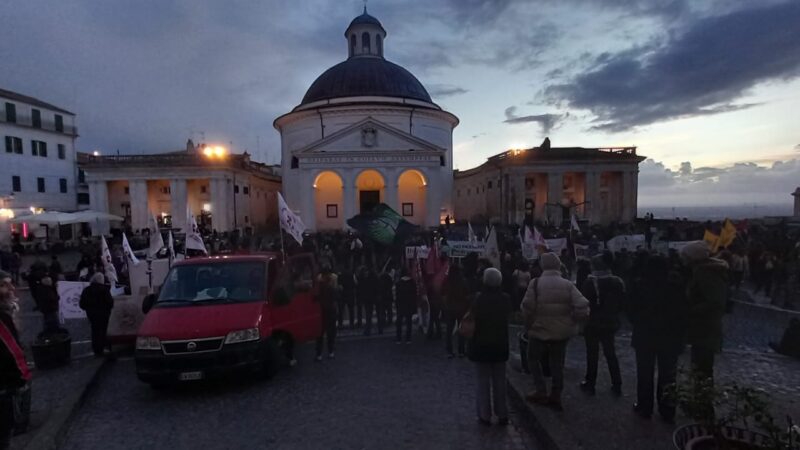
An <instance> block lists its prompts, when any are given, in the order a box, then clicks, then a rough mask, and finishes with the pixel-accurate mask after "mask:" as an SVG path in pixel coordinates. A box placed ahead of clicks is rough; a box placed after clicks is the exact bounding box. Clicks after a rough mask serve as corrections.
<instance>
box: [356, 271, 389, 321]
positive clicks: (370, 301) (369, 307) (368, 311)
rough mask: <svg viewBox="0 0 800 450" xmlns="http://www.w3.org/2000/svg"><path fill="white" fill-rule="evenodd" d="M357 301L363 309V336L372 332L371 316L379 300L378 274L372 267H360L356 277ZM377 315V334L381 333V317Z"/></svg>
mask: <svg viewBox="0 0 800 450" xmlns="http://www.w3.org/2000/svg"><path fill="white" fill-rule="evenodd" d="M357 296H358V298H357V300H358V302H359V303H360V304H361V306H360V307H361V308H363V309H364V321H365V322H366V323H365V326H364V336H369V335H371V334H372V316H373V313H374V312H375V307H376V306H377V303H378V302H379V301H380V290H379V283H378V274H377V273H376V272H375V270H374V269H367V268H366V267H362V268H361V271H360V274H359V277H358V294H357ZM377 316H378V334H383V318H382V317H381V316H380V314H377Z"/></svg>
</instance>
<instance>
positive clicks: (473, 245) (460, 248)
mask: <svg viewBox="0 0 800 450" xmlns="http://www.w3.org/2000/svg"><path fill="white" fill-rule="evenodd" d="M444 250H445V252H446V253H447V255H448V256H450V257H451V258H463V257H465V256H467V255H468V254H470V253H480V254H483V253H484V252H485V251H486V243H485V242H479V241H475V242H470V241H448V242H447V246H445V247H444Z"/></svg>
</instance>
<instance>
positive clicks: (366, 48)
mask: <svg viewBox="0 0 800 450" xmlns="http://www.w3.org/2000/svg"><path fill="white" fill-rule="evenodd" d="M370 48H371V46H370V42H369V33H367V32H366V31H365V32H364V33H363V34H362V35H361V51H362V53H365V54H369V53H370Z"/></svg>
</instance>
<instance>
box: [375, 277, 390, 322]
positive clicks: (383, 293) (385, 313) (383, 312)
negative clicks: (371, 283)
mask: <svg viewBox="0 0 800 450" xmlns="http://www.w3.org/2000/svg"><path fill="white" fill-rule="evenodd" d="M393 274H394V270H392V269H390V268H388V267H387V268H386V270H384V271H383V272H382V273H381V275H380V277H378V285H379V286H380V302H379V303H378V316H379V317H380V318H381V319H383V323H384V324H385V325H387V326H389V325H391V324H392V319H393V314H392V306H393V305H394V276H393Z"/></svg>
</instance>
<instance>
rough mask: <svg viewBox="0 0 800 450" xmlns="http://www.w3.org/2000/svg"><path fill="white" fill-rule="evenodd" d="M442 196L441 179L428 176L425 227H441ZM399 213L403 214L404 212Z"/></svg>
mask: <svg viewBox="0 0 800 450" xmlns="http://www.w3.org/2000/svg"><path fill="white" fill-rule="evenodd" d="M431 172H433V171H431ZM428 173H430V172H428ZM442 194H443V192H442V186H440V185H439V178H436V177H435V176H430V175H428V185H427V186H425V220H424V224H425V226H429V227H437V226H439V224H440V222H441V214H442ZM398 212H399V213H400V214H402V213H403V212H402V211H398Z"/></svg>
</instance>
